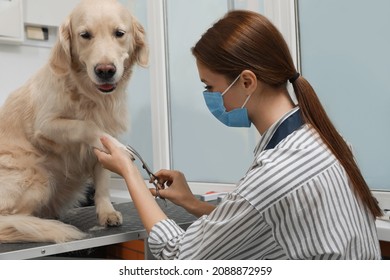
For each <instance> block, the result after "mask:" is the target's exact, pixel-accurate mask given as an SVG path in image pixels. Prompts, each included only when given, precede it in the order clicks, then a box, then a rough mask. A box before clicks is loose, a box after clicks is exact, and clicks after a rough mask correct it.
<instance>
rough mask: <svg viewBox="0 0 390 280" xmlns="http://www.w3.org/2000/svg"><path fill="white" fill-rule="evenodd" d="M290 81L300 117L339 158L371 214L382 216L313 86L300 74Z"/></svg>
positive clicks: (348, 149) (356, 192) (352, 157)
mask: <svg viewBox="0 0 390 280" xmlns="http://www.w3.org/2000/svg"><path fill="white" fill-rule="evenodd" d="M292 85H293V87H294V91H295V95H296V97H297V100H298V104H299V108H300V109H301V114H302V118H303V120H304V121H305V122H306V123H307V124H310V125H311V126H312V127H313V128H314V129H315V130H316V131H317V132H318V133H319V135H320V136H321V139H322V141H324V143H325V144H326V146H327V147H328V148H329V149H330V150H331V152H332V153H333V154H334V155H335V157H336V158H337V159H338V160H339V162H340V163H341V165H342V166H343V167H344V169H345V171H346V173H347V175H348V178H349V180H350V182H351V183H352V186H353V190H354V192H355V194H356V195H357V196H358V197H359V198H360V200H361V201H362V202H363V204H365V205H366V207H367V208H368V209H369V211H370V212H371V213H372V215H373V216H374V217H379V216H382V210H381V209H380V207H379V205H378V203H377V201H376V199H375V198H374V197H373V196H372V194H371V191H370V189H369V187H368V185H367V183H366V181H365V180H364V178H363V175H362V174H361V172H360V170H359V168H358V166H357V163H356V161H355V159H354V156H353V154H352V151H351V149H350V148H349V147H348V145H347V143H346V142H345V141H344V139H343V138H342V137H341V135H340V134H339V133H338V131H337V130H336V128H335V127H334V126H333V124H332V122H331V120H330V119H329V117H328V115H327V114H326V112H325V110H324V108H323V107H322V105H321V102H320V100H319V99H318V96H317V95H316V93H315V91H314V89H313V88H312V87H311V85H310V84H309V82H308V81H307V80H306V79H305V78H304V77H299V76H298V77H297V78H296V79H295V80H294V81H293V83H292Z"/></svg>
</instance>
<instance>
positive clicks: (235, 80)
mask: <svg viewBox="0 0 390 280" xmlns="http://www.w3.org/2000/svg"><path fill="white" fill-rule="evenodd" d="M240 77H241V74H240V75H238V76H237V78H235V79H234V81H233V82H232V83H231V84H230V86H228V87H227V89H225V91H224V92H222V93H221V96H224V94H225V93H227V91H228V90H229V89H230V88H231V87H232V86H233V85H234V84H235V83H236V82H237V80H238V78H240Z"/></svg>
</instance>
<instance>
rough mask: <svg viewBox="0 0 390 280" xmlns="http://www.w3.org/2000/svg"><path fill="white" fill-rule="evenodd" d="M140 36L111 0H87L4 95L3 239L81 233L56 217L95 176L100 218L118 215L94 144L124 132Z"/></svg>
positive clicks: (141, 48)
mask: <svg viewBox="0 0 390 280" xmlns="http://www.w3.org/2000/svg"><path fill="white" fill-rule="evenodd" d="M144 37H145V34H144V29H143V27H142V26H141V25H140V24H139V23H138V22H137V21H136V19H135V18H134V17H133V16H132V15H131V14H130V12H129V11H128V10H127V9H126V8H125V7H123V6H122V5H121V4H120V3H119V2H117V1H116V0H84V1H82V2H80V4H79V5H78V6H77V7H76V8H75V9H74V10H73V11H72V12H71V14H70V15H69V17H68V18H67V19H66V20H65V22H64V23H63V24H62V25H61V26H60V28H59V32H58V39H57V42H56V43H55V45H54V47H53V50H52V52H51V56H50V59H49V61H48V63H47V64H46V65H45V66H43V68H41V69H40V70H39V71H38V72H37V73H36V74H35V75H34V76H33V77H32V78H30V80H29V81H27V82H26V84H25V85H23V86H22V87H20V88H19V89H17V90H16V91H14V92H13V93H11V94H10V96H9V97H8V99H7V100H6V102H5V103H4V105H3V106H2V107H1V109H0V243H12V242H56V243H60V242H66V241H69V240H75V239H81V238H83V237H84V236H85V233H83V232H81V231H79V230H78V229H76V228H75V227H73V226H70V225H67V224H64V223H62V222H60V221H58V220H55V219H57V218H59V217H61V215H62V214H63V213H64V211H66V210H69V209H70V208H71V207H74V206H75V205H76V204H77V202H78V201H80V200H81V199H82V197H84V196H85V186H86V184H87V183H88V182H90V181H92V180H93V183H94V186H95V197H94V201H95V205H96V213H97V217H98V221H99V224H100V225H104V226H117V225H120V224H121V223H122V216H121V213H119V212H117V211H115V209H114V208H113V206H112V204H111V201H110V197H109V190H108V180H109V176H110V174H109V172H108V171H107V170H104V169H103V168H102V166H101V165H100V164H99V163H98V161H97V158H96V156H95V155H94V153H93V148H99V149H103V147H102V144H101V143H100V137H101V136H103V135H110V136H113V137H116V136H117V135H118V134H120V133H122V132H124V131H125V130H126V123H127V117H126V92H125V91H126V87H127V84H128V80H129V78H130V76H131V72H132V67H133V66H134V65H135V64H139V65H141V66H145V65H146V64H147V60H148V52H147V46H146V43H145V38H144ZM117 143H118V145H119V144H120V143H119V142H117Z"/></svg>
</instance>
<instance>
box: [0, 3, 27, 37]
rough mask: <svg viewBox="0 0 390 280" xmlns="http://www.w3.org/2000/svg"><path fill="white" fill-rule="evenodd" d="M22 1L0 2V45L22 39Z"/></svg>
mask: <svg viewBox="0 0 390 280" xmlns="http://www.w3.org/2000/svg"><path fill="white" fill-rule="evenodd" d="M22 6H23V2H22V0H0V43H1V42H7V43H8V42H9V43H18V42H22V41H23V39H24V30H23V7H22Z"/></svg>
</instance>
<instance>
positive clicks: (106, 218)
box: [98, 211, 123, 227]
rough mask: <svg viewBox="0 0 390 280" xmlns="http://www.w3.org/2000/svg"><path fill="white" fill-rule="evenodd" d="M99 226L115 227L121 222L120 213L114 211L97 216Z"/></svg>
mask: <svg viewBox="0 0 390 280" xmlns="http://www.w3.org/2000/svg"><path fill="white" fill-rule="evenodd" d="M98 219H99V224H100V225H102V226H109V227H117V226H120V225H121V224H122V222H123V218H122V214H121V212H118V211H114V212H109V213H100V214H98Z"/></svg>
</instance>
